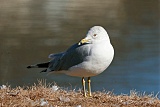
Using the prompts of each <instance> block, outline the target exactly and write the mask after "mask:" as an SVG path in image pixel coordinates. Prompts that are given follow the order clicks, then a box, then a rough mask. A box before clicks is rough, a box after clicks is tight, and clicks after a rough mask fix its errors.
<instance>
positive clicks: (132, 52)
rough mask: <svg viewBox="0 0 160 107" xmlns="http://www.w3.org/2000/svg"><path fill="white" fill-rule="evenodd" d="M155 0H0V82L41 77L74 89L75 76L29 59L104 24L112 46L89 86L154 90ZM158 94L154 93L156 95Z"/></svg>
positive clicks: (157, 51) (157, 84)
mask: <svg viewBox="0 0 160 107" xmlns="http://www.w3.org/2000/svg"><path fill="white" fill-rule="evenodd" d="M158 14H159V11H158V0H154V1H153V0H152V1H146V0H141V1H139V0H134V1H128V0H112V1H106V0H99V1H97V0H92V1H90V0H88V1H84V0H79V1H75V0H59V1H58V0H45V1H44V0H39V1H38V2H37V1H35V0H14V1H9V0H5V1H3V0H0V41H1V42H0V85H2V84H6V83H8V84H11V86H13V87H15V86H18V85H20V86H23V85H32V84H33V83H35V82H37V79H47V82H54V81H55V82H56V83H57V84H58V85H59V86H62V87H70V88H76V89H78V88H79V87H81V79H80V78H77V77H69V76H65V75H46V74H44V73H39V71H41V69H31V70H28V69H26V66H27V65H29V64H34V63H37V62H45V61H48V60H49V59H48V55H49V54H50V53H57V52H61V51H64V50H66V49H67V48H68V47H69V46H71V45H72V44H73V43H76V42H78V41H79V40H80V39H82V38H83V37H84V36H85V35H86V33H87V31H88V30H89V28H90V27H92V26H94V25H101V26H103V27H104V28H105V29H107V31H108V33H109V35H110V39H111V42H112V44H113V46H114V49H115V57H114V60H113V62H112V64H111V65H110V67H109V68H108V69H107V70H106V71H105V72H103V73H102V74H100V75H99V76H96V77H92V78H91V79H92V90H93V91H96V90H100V91H102V90H103V89H105V90H109V91H113V92H114V93H116V94H120V93H126V94H127V93H129V92H130V90H132V89H134V90H136V91H139V92H144V91H145V92H146V93H152V92H154V93H155V94H156V93H158V92H159V91H160V42H159V41H160V36H159V23H158V20H159V15H158ZM158 97H160V96H158Z"/></svg>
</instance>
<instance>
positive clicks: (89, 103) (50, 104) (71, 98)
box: [0, 82, 160, 107]
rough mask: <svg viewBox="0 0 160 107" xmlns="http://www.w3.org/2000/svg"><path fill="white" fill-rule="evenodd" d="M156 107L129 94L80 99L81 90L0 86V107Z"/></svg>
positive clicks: (148, 98)
mask: <svg viewBox="0 0 160 107" xmlns="http://www.w3.org/2000/svg"><path fill="white" fill-rule="evenodd" d="M32 106H33V107H40V106H44V107H160V100H159V99H158V98H157V97H156V96H153V95H152V94H150V95H144V94H140V93H138V92H135V91H131V92H130V95H114V94H113V93H112V92H105V91H104V92H93V93H92V97H84V96H83V94H82V92H81V90H78V91H77V90H76V91H75V90H66V89H63V88H61V87H58V86H57V85H55V84H54V85H53V84H48V85H46V84H43V83H42V82H39V84H34V85H33V86H31V87H17V88H10V86H6V85H2V86H0V107H32Z"/></svg>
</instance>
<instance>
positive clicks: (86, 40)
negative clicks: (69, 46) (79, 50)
mask: <svg viewBox="0 0 160 107" xmlns="http://www.w3.org/2000/svg"><path fill="white" fill-rule="evenodd" d="M84 43H90V39H86V38H84V39H82V40H81V41H80V42H79V43H78V45H81V44H84Z"/></svg>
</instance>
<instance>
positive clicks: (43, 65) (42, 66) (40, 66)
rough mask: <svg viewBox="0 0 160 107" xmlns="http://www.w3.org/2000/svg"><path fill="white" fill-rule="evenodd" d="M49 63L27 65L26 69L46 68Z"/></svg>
mask: <svg viewBox="0 0 160 107" xmlns="http://www.w3.org/2000/svg"><path fill="white" fill-rule="evenodd" d="M49 63H50V62H45V63H39V64H35V65H29V66H28V67H27V68H48V66H49Z"/></svg>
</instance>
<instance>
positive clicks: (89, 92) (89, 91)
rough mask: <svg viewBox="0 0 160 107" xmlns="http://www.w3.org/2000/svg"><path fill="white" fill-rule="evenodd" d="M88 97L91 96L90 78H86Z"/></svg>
mask: <svg viewBox="0 0 160 107" xmlns="http://www.w3.org/2000/svg"><path fill="white" fill-rule="evenodd" d="M88 95H89V97H91V96H92V94H91V78H90V77H88Z"/></svg>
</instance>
